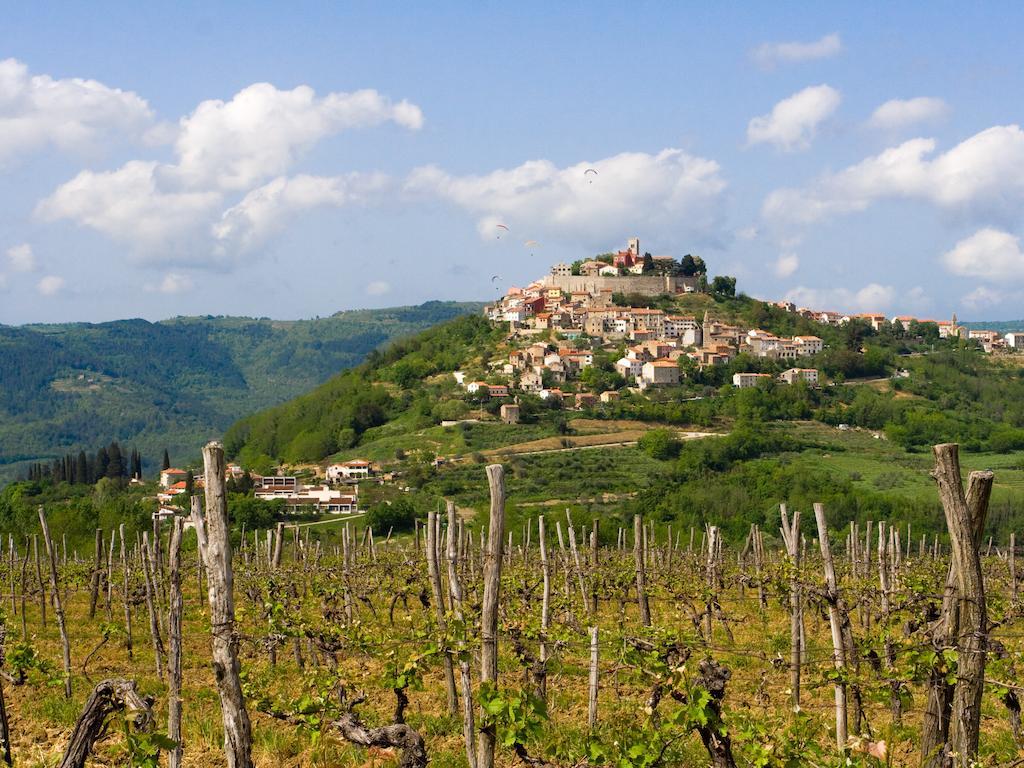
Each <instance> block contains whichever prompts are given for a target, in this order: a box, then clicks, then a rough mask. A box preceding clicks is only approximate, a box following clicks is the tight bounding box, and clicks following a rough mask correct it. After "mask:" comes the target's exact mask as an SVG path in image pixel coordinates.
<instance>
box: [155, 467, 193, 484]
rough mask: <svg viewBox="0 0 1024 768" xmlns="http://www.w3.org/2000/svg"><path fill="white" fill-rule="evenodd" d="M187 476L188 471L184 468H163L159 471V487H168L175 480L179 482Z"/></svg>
mask: <svg viewBox="0 0 1024 768" xmlns="http://www.w3.org/2000/svg"><path fill="white" fill-rule="evenodd" d="M186 477H188V472H186V471H185V470H184V469H175V468H173V467H171V468H169V469H164V470H162V471H161V472H160V487H161V488H170V487H171V486H172V485H174V484H175V483H177V482H180V481H182V480H184V479H185V478H186Z"/></svg>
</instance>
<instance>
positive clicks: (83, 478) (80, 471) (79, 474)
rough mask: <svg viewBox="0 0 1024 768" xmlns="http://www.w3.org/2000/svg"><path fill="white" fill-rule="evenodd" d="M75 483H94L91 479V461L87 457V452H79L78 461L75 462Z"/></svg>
mask: <svg viewBox="0 0 1024 768" xmlns="http://www.w3.org/2000/svg"><path fill="white" fill-rule="evenodd" d="M75 482H78V483H91V482H92V478H91V477H89V460H88V459H87V458H86V457H85V451H79V452H78V459H77V461H76V462H75Z"/></svg>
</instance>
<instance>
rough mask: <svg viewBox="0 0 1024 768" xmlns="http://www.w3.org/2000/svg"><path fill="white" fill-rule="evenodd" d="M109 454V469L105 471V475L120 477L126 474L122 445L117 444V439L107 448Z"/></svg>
mask: <svg viewBox="0 0 1024 768" xmlns="http://www.w3.org/2000/svg"><path fill="white" fill-rule="evenodd" d="M107 456H108V457H109V459H110V460H109V462H108V463H107V471H106V472H104V476H105V477H112V478H119V477H121V476H122V475H124V458H123V457H122V456H121V446H120V445H118V444H117V441H116V440H115V441H114V442H112V443H111V444H110V447H109V448H107Z"/></svg>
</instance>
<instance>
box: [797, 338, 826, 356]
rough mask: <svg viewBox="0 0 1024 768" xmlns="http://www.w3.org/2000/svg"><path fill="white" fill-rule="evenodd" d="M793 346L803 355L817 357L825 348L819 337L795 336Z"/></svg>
mask: <svg viewBox="0 0 1024 768" xmlns="http://www.w3.org/2000/svg"><path fill="white" fill-rule="evenodd" d="M793 344H794V345H795V346H796V348H797V352H799V353H800V354H801V355H816V354H818V353H819V352H821V350H822V349H823V348H824V347H825V342H823V341H822V340H821V339H819V338H818V337H817V336H794V337H793Z"/></svg>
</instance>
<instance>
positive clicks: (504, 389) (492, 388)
mask: <svg viewBox="0 0 1024 768" xmlns="http://www.w3.org/2000/svg"><path fill="white" fill-rule="evenodd" d="M487 391H488V392H490V394H491V397H508V385H507V384H490V385H488V387H487Z"/></svg>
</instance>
